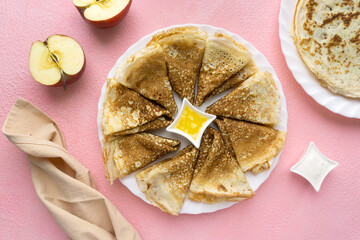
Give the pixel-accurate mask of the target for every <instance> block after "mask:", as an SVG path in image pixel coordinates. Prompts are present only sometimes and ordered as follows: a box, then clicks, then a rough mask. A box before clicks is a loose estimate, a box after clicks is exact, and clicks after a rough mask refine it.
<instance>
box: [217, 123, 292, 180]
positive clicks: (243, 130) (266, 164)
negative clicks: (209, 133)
mask: <svg viewBox="0 0 360 240" xmlns="http://www.w3.org/2000/svg"><path fill="white" fill-rule="evenodd" d="M215 123H216V125H217V126H218V127H219V129H220V131H221V134H222V136H223V138H224V139H226V141H225V143H226V145H227V147H228V148H231V149H232V153H233V155H235V156H236V159H237V161H238V162H239V164H240V166H241V169H242V171H243V172H246V171H250V170H251V171H252V172H253V173H255V174H257V173H260V172H262V171H265V170H268V169H269V168H270V166H271V163H272V159H273V158H274V157H275V156H276V155H277V154H278V153H279V152H280V150H281V149H282V148H283V146H284V144H285V139H286V132H283V131H279V130H276V129H273V128H269V127H265V126H261V125H257V124H253V123H248V122H243V121H238V120H233V119H229V118H224V119H223V120H220V119H216V120H215Z"/></svg>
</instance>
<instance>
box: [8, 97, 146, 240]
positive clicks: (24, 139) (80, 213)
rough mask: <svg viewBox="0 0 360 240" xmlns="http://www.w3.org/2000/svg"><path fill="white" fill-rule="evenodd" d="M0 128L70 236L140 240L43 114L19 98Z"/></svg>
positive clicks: (58, 131)
mask: <svg viewBox="0 0 360 240" xmlns="http://www.w3.org/2000/svg"><path fill="white" fill-rule="evenodd" d="M2 131H3V133H4V134H5V135H6V136H7V137H8V139H9V140H10V141H11V142H12V143H14V144H15V146H17V147H18V148H19V149H21V150H22V151H24V152H25V153H26V154H27V157H28V159H29V161H30V169H31V175H32V180H33V183H34V187H35V190H36V193H37V194H38V196H39V198H40V200H41V201H42V202H43V203H44V204H45V206H46V208H47V209H48V210H49V211H50V213H51V215H52V216H53V217H54V218H55V220H56V221H57V222H58V224H59V225H60V226H61V227H62V228H63V229H64V231H65V232H66V233H67V235H68V236H69V237H70V238H71V239H81V240H84V239H86V240H89V239H101V240H107V239H131V240H138V239H141V238H140V236H139V234H138V233H137V232H136V230H135V229H134V228H133V227H132V226H131V225H130V224H129V223H128V222H127V221H126V220H125V218H124V217H123V216H122V215H121V214H120V213H119V211H118V210H117V209H116V208H115V206H114V205H113V204H112V203H111V202H110V201H109V200H108V199H107V198H105V197H104V196H103V195H102V194H101V193H100V192H98V191H96V189H95V184H94V181H93V179H92V176H91V173H90V172H89V170H88V169H86V168H85V167H84V166H82V165H81V164H80V163H79V162H78V161H77V160H76V159H75V158H74V157H72V156H71V155H70V154H69V153H68V152H67V151H66V146H65V141H64V138H63V135H62V133H61V131H60V128H59V127H58V125H57V124H56V122H55V121H54V120H52V119H51V118H50V117H49V116H48V115H46V114H45V113H44V112H42V111H41V110H40V109H38V108H37V107H35V106H34V105H32V104H31V103H29V102H27V101H26V100H24V99H21V98H19V99H17V101H16V103H15V104H14V106H13V107H12V109H11V111H10V113H9V114H8V116H7V118H6V120H5V123H4V126H3V128H2ZM99 161H100V159H99Z"/></svg>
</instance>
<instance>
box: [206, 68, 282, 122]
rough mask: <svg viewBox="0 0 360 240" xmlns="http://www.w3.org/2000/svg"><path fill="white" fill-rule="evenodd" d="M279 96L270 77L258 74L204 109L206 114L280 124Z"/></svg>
mask: <svg viewBox="0 0 360 240" xmlns="http://www.w3.org/2000/svg"><path fill="white" fill-rule="evenodd" d="M280 109H281V102H280V94H279V92H278V90H277V88H276V84H275V82H274V80H273V78H272V75H271V74H270V73H268V72H265V73H262V72H258V73H256V74H255V75H254V76H252V77H250V78H249V79H248V80H246V81H245V82H243V83H242V84H241V85H240V86H238V87H237V88H235V89H234V90H233V91H231V92H230V93H229V94H228V95H226V96H225V97H223V98H221V99H220V100H218V101H217V102H215V103H213V104H212V105H210V106H209V107H207V108H206V112H207V113H210V114H214V115H218V116H222V117H231V118H235V119H238V120H245V121H249V122H254V123H260V124H265V125H274V124H278V123H279V122H280Z"/></svg>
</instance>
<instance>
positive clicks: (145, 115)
mask: <svg viewBox="0 0 360 240" xmlns="http://www.w3.org/2000/svg"><path fill="white" fill-rule="evenodd" d="M171 122H172V119H171V114H170V112H169V111H167V110H165V109H163V108H161V107H159V106H157V105H156V104H153V103H152V102H150V101H149V100H147V99H145V98H144V97H142V96H140V95H139V94H137V93H136V92H134V91H132V90H130V89H128V88H126V87H124V86H123V85H121V84H120V83H118V82H117V81H115V80H113V79H108V80H107V82H106V93H105V101H104V111H103V121H102V129H103V133H104V138H105V139H106V140H108V141H109V140H111V139H113V137H114V136H121V135H127V134H131V133H136V132H141V131H145V130H153V129H157V128H162V127H166V126H168V125H170V124H171Z"/></svg>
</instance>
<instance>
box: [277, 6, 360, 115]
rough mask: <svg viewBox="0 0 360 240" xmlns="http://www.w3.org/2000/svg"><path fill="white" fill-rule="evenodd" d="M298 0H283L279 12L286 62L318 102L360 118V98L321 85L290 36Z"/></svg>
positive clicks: (333, 109)
mask: <svg viewBox="0 0 360 240" xmlns="http://www.w3.org/2000/svg"><path fill="white" fill-rule="evenodd" d="M297 2H298V1H297V0H282V2H281V7H280V14H279V35H280V42H281V49H282V52H283V54H284V56H285V59H286V63H287V65H288V67H289V68H290V70H291V72H292V74H293V75H294V78H295V79H296V81H297V82H298V83H299V84H300V85H301V86H302V88H303V89H304V90H305V92H306V93H307V94H309V95H310V96H311V97H312V98H313V99H314V100H315V101H316V102H318V103H319V104H320V105H322V106H324V107H326V108H327V109H329V110H330V111H332V112H334V113H338V114H341V115H343V116H345V117H350V118H360V100H359V99H351V98H347V97H343V96H341V95H338V94H335V93H332V92H331V91H330V90H328V89H327V88H324V87H322V86H321V85H320V83H319V81H318V80H317V78H316V76H315V75H314V74H313V73H312V72H311V71H310V70H309V69H308V68H307V66H306V65H305V63H304V62H303V61H302V59H301V57H300V54H299V52H298V50H297V48H296V46H295V44H294V42H293V39H292V37H291V36H290V31H291V29H292V23H293V19H294V14H295V10H296V4H297Z"/></svg>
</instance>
